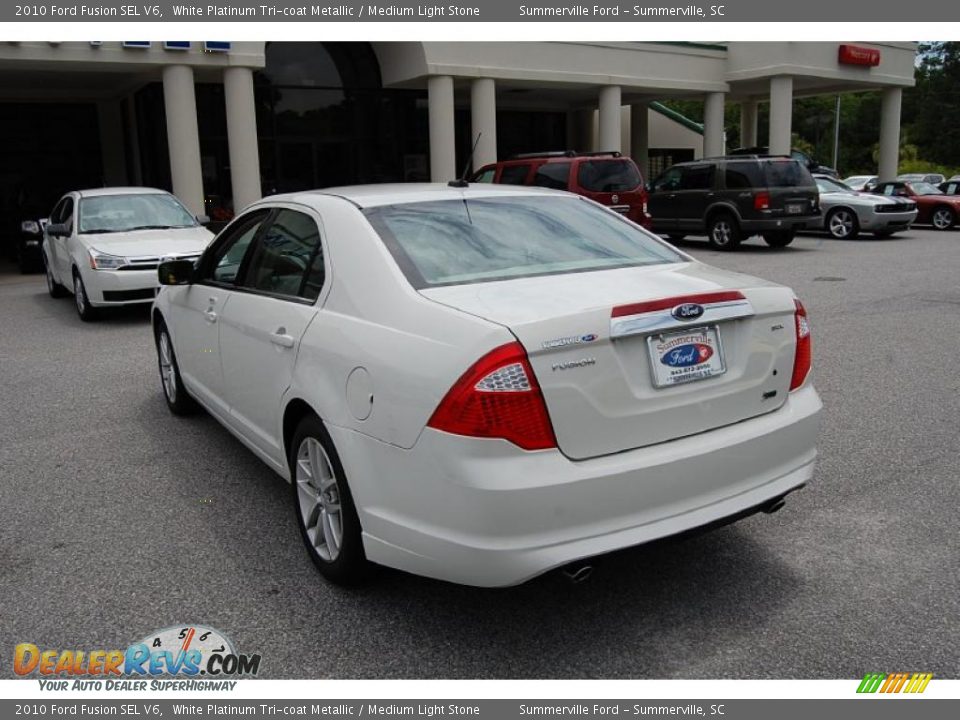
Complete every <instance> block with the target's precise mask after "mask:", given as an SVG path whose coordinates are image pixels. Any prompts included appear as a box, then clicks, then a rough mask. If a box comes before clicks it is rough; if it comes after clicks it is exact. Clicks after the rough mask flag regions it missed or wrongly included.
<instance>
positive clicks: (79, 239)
mask: <svg viewBox="0 0 960 720" xmlns="http://www.w3.org/2000/svg"><path fill="white" fill-rule="evenodd" d="M200 220H201V218H196V217H194V216H192V215H191V214H190V212H189V211H188V210H187V209H186V208H185V207H184V206H183V205H182V204H181V202H180V201H179V200H178V199H177V198H176V197H174V196H173V195H171V194H170V193H168V192H164V191H163V190H155V189H152V188H141V187H113V188H97V189H95V190H78V191H75V192H70V193H67V194H66V195H64V196H63V197H62V198H60V201H59V202H58V203H57V204H56V205H55V206H54V209H53V212H52V213H51V214H50V220H49V222H48V223H47V224H46V225H45V226H44V229H43V236H44V242H43V261H44V266H45V269H46V273H47V289H48V290H49V292H50V295H51V296H53V297H62V296H64V295H67V294H68V293H71V292H72V293H73V296H74V300H75V301H76V306H77V312H78V313H79V314H80V317H81V318H82V319H83V320H92V319H94V318H95V317H96V316H97V312H98V310H99V308H103V307H109V306H115V305H130V304H136V303H151V302H153V299H154V297H155V296H156V292H157V287H158V282H157V266H158V264H159V263H160V261H161V260H163V259H165V258H183V259H188V260H196V259H197V258H198V257H200V253H202V252H203V250H204V248H206V247H207V245H208V244H209V243H210V240H211V239H213V234H212V233H211V232H210V231H209V230H207V229H206V228H204V227H203V226H202V224H201V222H200Z"/></svg>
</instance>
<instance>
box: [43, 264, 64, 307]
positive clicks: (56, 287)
mask: <svg viewBox="0 0 960 720" xmlns="http://www.w3.org/2000/svg"><path fill="white" fill-rule="evenodd" d="M43 272H44V273H45V274H46V276H47V292H48V293H50V297H52V298H62V297H66V296H67V294H68V293H67V289H66V288H65V287H64V286H63V285H61V284H60V283H58V282H57V281H56V280H54V279H53V271H52V270H51V269H50V266H49V265H47V261H46V260H44V261H43Z"/></svg>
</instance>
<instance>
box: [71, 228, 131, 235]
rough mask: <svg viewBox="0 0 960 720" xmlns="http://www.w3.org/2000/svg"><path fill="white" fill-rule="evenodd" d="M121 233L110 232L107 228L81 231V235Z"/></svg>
mask: <svg viewBox="0 0 960 720" xmlns="http://www.w3.org/2000/svg"><path fill="white" fill-rule="evenodd" d="M115 232H122V231H121V230H110V229H109V228H93V230H81V231H80V234H81V235H106V234H107V233H115Z"/></svg>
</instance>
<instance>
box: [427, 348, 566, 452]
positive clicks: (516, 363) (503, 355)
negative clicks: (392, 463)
mask: <svg viewBox="0 0 960 720" xmlns="http://www.w3.org/2000/svg"><path fill="white" fill-rule="evenodd" d="M427 426H428V427H431V428H434V429H435V430H442V431H444V432H448V433H453V434H454V435H466V436H468V437H482V438H502V439H504V440H509V441H510V442H512V443H513V444H514V445H516V446H518V447H521V448H523V449H524V450H546V449H548V448H555V447H556V446H557V439H556V436H555V435H554V433H553V426H552V425H551V424H550V416H549V414H548V413H547V406H546V403H545V402H544V400H543V393H542V392H541V391H540V385H539V384H538V383H537V378H536V376H535V375H534V374H533V369H532V368H531V367H530V361H529V360H528V359H527V353H526V351H525V350H524V349H523V346H522V345H521V344H520V343H518V342H512V343H508V344H507V345H501V346H500V347H498V348H496V349H495V350H491V351H490V352H489V353H487V354H486V355H484V356H483V357H482V358H480V359H479V360H477V362H475V363H474V364H473V365H472V366H471V367H470V368H468V369H467V371H466V372H465V373H464V374H463V375H462V376H461V377H460V379H459V380H457V382H455V383H454V384H453V387H451V388H450V390H449V391H448V392H447V394H446V395H445V396H444V398H443V400H441V401H440V404H439V405H438V406H437V409H436V410H434V412H433V415H432V416H431V418H430V421H429V422H428V423H427Z"/></svg>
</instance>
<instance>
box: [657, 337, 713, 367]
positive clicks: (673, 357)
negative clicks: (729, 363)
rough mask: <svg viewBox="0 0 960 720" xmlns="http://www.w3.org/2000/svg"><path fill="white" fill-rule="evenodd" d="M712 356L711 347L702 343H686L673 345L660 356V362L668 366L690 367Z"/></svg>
mask: <svg viewBox="0 0 960 720" xmlns="http://www.w3.org/2000/svg"><path fill="white" fill-rule="evenodd" d="M711 357H713V348H712V347H710V346H709V345H705V344H704V343H687V344H686V345H680V346H679V347H675V348H673V349H672V350H670V351H669V352H667V353H666V354H665V355H663V356H662V357H661V358H660V362H662V363H663V364H664V365H668V366H670V367H680V368H682V367H691V366H693V365H700V364H701V363H705V362H706V361H707V360H709V359H710V358H711Z"/></svg>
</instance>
